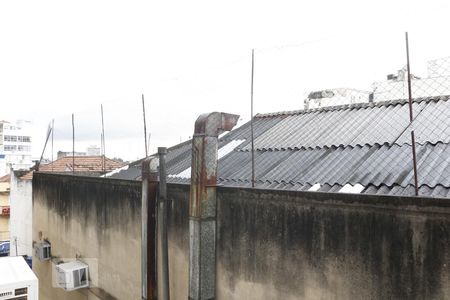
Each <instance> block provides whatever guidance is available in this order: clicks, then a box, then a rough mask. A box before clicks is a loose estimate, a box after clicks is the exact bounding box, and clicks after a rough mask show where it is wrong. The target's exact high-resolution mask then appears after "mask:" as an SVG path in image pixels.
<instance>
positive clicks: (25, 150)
mask: <svg viewBox="0 0 450 300" xmlns="http://www.w3.org/2000/svg"><path fill="white" fill-rule="evenodd" d="M18 149H19V151H23V152H30V151H31V147H30V146H22V145H19V146H18Z"/></svg>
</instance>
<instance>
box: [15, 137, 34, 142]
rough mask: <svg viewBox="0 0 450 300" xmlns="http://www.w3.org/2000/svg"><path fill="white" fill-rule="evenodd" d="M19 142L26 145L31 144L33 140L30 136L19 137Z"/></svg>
mask: <svg viewBox="0 0 450 300" xmlns="http://www.w3.org/2000/svg"><path fill="white" fill-rule="evenodd" d="M17 141H19V142H24V143H30V142H31V138H30V137H29V136H18V137H17Z"/></svg>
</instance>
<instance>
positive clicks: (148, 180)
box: [141, 157, 159, 300]
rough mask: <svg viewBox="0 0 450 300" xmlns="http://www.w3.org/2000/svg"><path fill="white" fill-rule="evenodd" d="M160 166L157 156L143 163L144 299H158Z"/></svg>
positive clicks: (142, 291)
mask: <svg viewBox="0 0 450 300" xmlns="http://www.w3.org/2000/svg"><path fill="white" fill-rule="evenodd" d="M158 167H159V159H158V158H157V157H148V158H146V159H145V160H144V161H143V163H142V210H141V214H142V229H141V239H142V241H141V273H142V284H141V287H142V290H141V294H142V299H143V300H147V299H150V300H153V299H157V289H156V286H157V285H156V284H157V277H156V266H157V265H156V193H157V189H158V182H159V178H158ZM149 234H150V237H149Z"/></svg>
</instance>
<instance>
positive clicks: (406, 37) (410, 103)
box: [405, 32, 419, 196]
mask: <svg viewBox="0 0 450 300" xmlns="http://www.w3.org/2000/svg"><path fill="white" fill-rule="evenodd" d="M405 39H406V66H407V69H408V99H409V126H410V127H411V145H412V155H413V168H414V189H415V193H416V196H419V184H418V179H417V156H416V138H415V136H414V126H413V124H412V123H413V120H414V115H413V107H412V92H411V67H410V64H409V41H408V32H405Z"/></svg>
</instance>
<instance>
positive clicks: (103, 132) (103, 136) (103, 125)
mask: <svg viewBox="0 0 450 300" xmlns="http://www.w3.org/2000/svg"><path fill="white" fill-rule="evenodd" d="M100 109H101V112H102V141H101V144H102V146H101V148H102V149H101V151H102V168H103V170H102V171H103V173H106V165H105V123H104V121H103V104H100Z"/></svg>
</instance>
